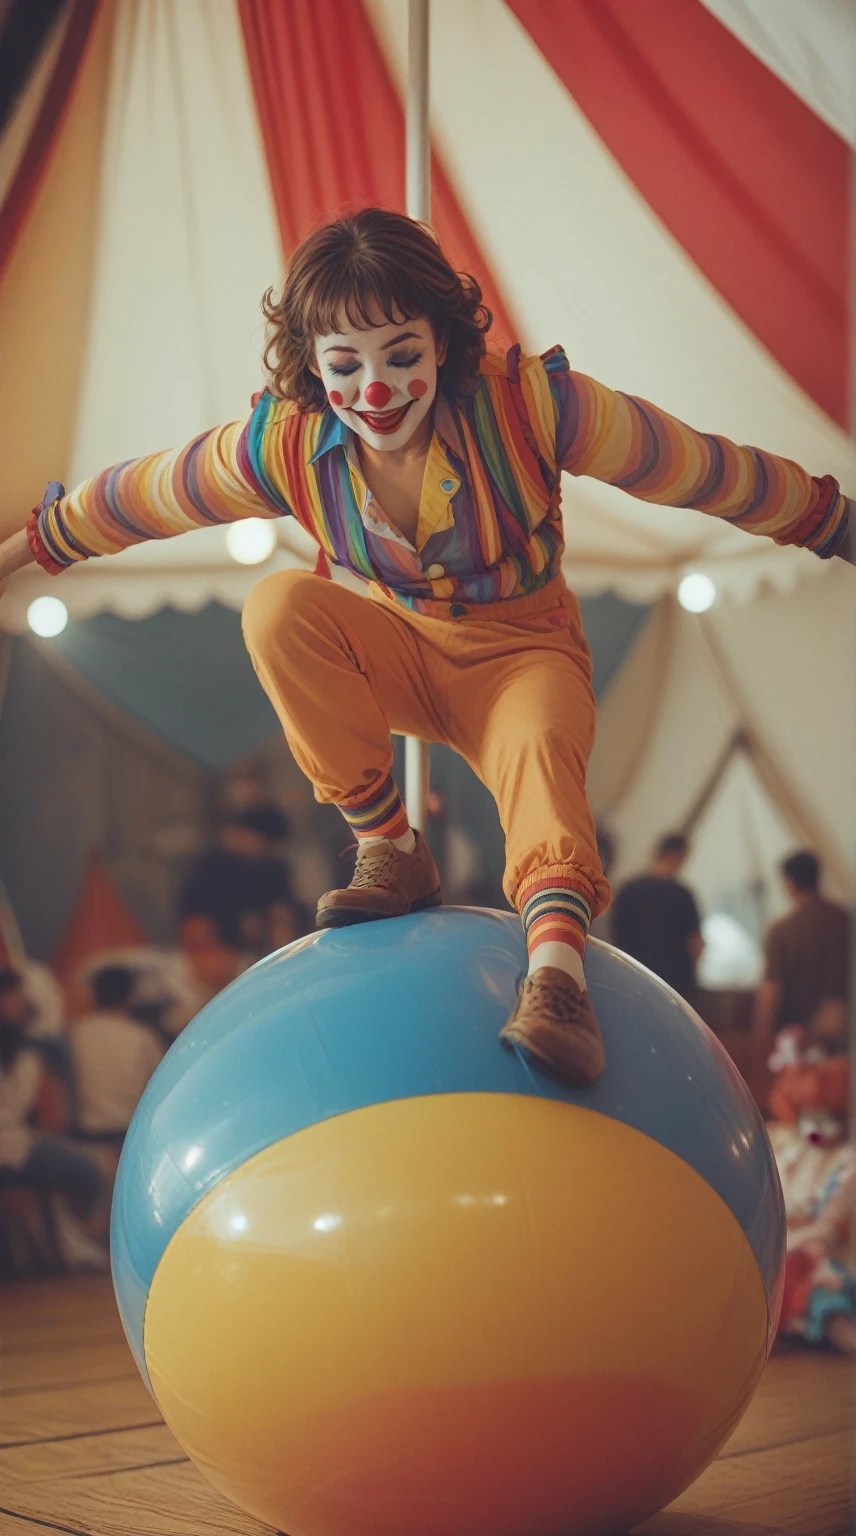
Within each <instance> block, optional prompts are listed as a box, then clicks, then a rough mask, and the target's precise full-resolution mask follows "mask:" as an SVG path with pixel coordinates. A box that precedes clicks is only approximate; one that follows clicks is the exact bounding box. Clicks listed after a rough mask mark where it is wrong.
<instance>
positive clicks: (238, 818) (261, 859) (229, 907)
mask: <svg viewBox="0 0 856 1536" xmlns="http://www.w3.org/2000/svg"><path fill="white" fill-rule="evenodd" d="M287 833H288V819H287V817H286V816H285V815H284V813H283V812H282V811H281V810H280V809H279V807H278V806H276V805H255V806H251V807H250V808H249V809H247V810H243V811H233V812H232V813H231V814H230V816H229V817H228V820H227V821H226V822H225V824H224V826H223V829H222V831H221V833H220V837H219V840H218V842H217V843H216V844H215V845H214V847H212V848H207V849H205V850H204V851H203V852H202V853H201V854H200V855H199V857H198V858H197V860H196V862H195V863H194V864H193V865H192V867H191V869H190V871H189V873H188V875H187V878H186V880H185V882H184V885H183V887H182V890H181V893H180V895H179V900H178V911H179V917H180V918H181V920H182V928H184V925H185V923H186V922H187V920H188V919H193V918H208V919H209V920H210V922H211V923H213V924H214V926H215V929H216V933H217V936H218V937H219V939H220V941H221V942H222V943H223V944H224V945H225V946H226V947H227V948H229V949H231V950H233V951H235V953H236V954H240V953H241V952H244V953H247V954H249V955H251V956H258V955H266V954H269V953H270V951H271V950H272V949H278V948H279V947H280V946H281V945H283V944H288V943H290V941H291V940H292V939H294V938H296V937H297V930H298V916H297V912H296V907H295V902H294V899H293V897H292V891H291V881H290V878H289V873H288V868H287V865H286V864H285V861H284V860H283V859H282V858H281V856H280V855H279V853H278V848H279V847H280V845H281V844H282V843H283V841H284V840H285V837H286V836H287Z"/></svg>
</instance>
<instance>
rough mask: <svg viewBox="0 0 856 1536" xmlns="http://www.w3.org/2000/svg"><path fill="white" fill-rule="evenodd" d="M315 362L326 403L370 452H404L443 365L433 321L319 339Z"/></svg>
mask: <svg viewBox="0 0 856 1536" xmlns="http://www.w3.org/2000/svg"><path fill="white" fill-rule="evenodd" d="M315 362H316V368H317V371H318V374H319V376H320V378H321V382H322V384H323V385H324V388H325V390H326V391H327V399H328V400H329V402H330V405H331V407H332V409H333V410H334V411H335V413H336V415H337V416H338V417H339V418H340V420H341V421H344V422H345V424H346V425H347V426H349V427H350V428H351V429H352V430H353V431H354V432H356V433H357V434H358V436H360V437H361V438H362V439H363V441H364V442H365V443H368V445H369V447H370V448H376V449H379V450H380V451H381V452H384V451H385V452H389V451H390V450H391V449H393V448H403V447H404V445H405V443H407V442H409V440H410V438H411V437H412V436H413V434H414V432H415V431H416V428H417V427H418V426H419V424H420V422H422V421H424V420H425V417H426V416H427V415H428V412H429V411H430V409H431V407H432V405H433V403H434V397H435V395H436V393H437V369H438V366H439V364H440V363H441V362H442V353H441V354H440V356H439V357H438V353H437V344H436V342H435V340H434V332H433V330H432V329H431V324H430V321H428V320H426V319H424V318H423V319H419V320H403V321H402V322H401V323H400V324H394V323H389V322H386V321H384V322H383V324H381V325H373V326H371V327H369V329H368V330H362V331H337V332H334V333H333V334H332V335H330V336H318V337H316V341H315Z"/></svg>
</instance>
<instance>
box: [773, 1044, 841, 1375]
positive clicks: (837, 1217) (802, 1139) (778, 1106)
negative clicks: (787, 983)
mask: <svg viewBox="0 0 856 1536" xmlns="http://www.w3.org/2000/svg"><path fill="white" fill-rule="evenodd" d="M822 1037H823V1031H822V1030H821V1035H820V1037H818V1036H817V1035H815V1034H814V1033H812V1032H809V1031H805V1030H802V1029H800V1028H799V1027H796V1028H789V1029H785V1030H783V1031H782V1032H781V1033H780V1034H779V1036H778V1038H777V1041H776V1050H775V1053H774V1055H773V1056H772V1058H771V1060H770V1067H771V1070H772V1071H773V1072H775V1073H776V1074H777V1075H776V1081H775V1084H774V1087H773V1090H772V1093H771V1095H770V1109H771V1113H772V1115H773V1123H772V1124H771V1125H770V1126H769V1127H768V1129H769V1132H770V1140H771V1142H772V1144H773V1151H774V1153H775V1157H776V1163H777V1166H778V1169H779V1177H780V1179H781V1181H782V1190H783V1192H784V1197H785V1213H786V1216H787V1226H788V1241H787V1258H786V1262H785V1286H784V1295H783V1301H782V1315H781V1322H780V1324H779V1330H780V1332H781V1333H783V1334H792V1335H795V1336H797V1337H798V1338H801V1339H804V1340H805V1341H806V1342H807V1343H810V1344H824V1343H826V1344H831V1345H832V1346H833V1347H834V1348H836V1349H840V1350H844V1351H846V1352H847V1353H849V1354H853V1353H856V1271H854V1268H853V1263H852V1228H853V1193H854V1190H856V1150H854V1148H853V1147H852V1146H850V1145H849V1144H848V1141H847V1135H846V1124H847V1112H848V1104H849V1088H850V1064H849V1062H848V1059H847V1057H846V1055H837V1056H832V1057H827V1056H826V1055H825V1051H824V1046H823V1045H822V1044H821V1043H819V1039H822Z"/></svg>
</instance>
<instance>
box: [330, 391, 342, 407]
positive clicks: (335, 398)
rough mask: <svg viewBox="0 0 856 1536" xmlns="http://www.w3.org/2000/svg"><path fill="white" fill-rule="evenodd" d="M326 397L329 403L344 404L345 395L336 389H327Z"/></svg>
mask: <svg viewBox="0 0 856 1536" xmlns="http://www.w3.org/2000/svg"><path fill="white" fill-rule="evenodd" d="M327 399H328V400H329V401H330V404H331V405H344V403H345V397H344V395H342V394H340V392H339V390H338V389H330V390H328V391H327Z"/></svg>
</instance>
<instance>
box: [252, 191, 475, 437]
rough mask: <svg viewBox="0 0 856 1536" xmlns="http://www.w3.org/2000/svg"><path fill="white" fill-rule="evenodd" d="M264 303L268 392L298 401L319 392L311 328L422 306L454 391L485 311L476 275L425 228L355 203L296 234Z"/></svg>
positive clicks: (468, 373) (399, 314)
mask: <svg viewBox="0 0 856 1536" xmlns="http://www.w3.org/2000/svg"><path fill="white" fill-rule="evenodd" d="M262 310H263V313H264V315H265V318H266V319H267V321H268V326H269V329H268V343H267V347H266V350H265V362H266V364H267V367H268V369H269V372H270V376H271V389H272V392H273V393H274V394H275V395H277V396H279V398H280V399H285V400H294V401H296V402H297V404H298V405H299V406H300V407H301V409H303V410H318V409H320V408H321V407H322V406H323V405H324V404H325V402H326V394H325V392H324V387H323V385H322V383H321V380H320V379H319V378H318V376H317V374H316V373H315V371H314V365H315V343H316V338H317V337H319V336H330V335H334V334H337V333H341V332H342V331H344V330H357V331H364V330H371V329H372V328H373V327H374V326H376V325H382V324H384V323H387V324H397V323H399V322H402V321H405V320H416V319H419V318H420V317H422V316H424V317H425V318H426V319H427V320H428V321H430V323H431V325H432V326H433V328H434V332H435V334H436V336H437V338H438V340H439V339H440V338H442V339H443V340H444V342H445V344H446V355H445V359H444V362H443V364H442V365H441V369H440V382H441V385H442V386H443V388H445V389H447V390H450V391H451V392H453V393H456V392H460V391H463V390H464V389H466V388H467V387H468V385H469V384H470V383H471V382H472V381H473V380H474V379H475V378H476V377H477V376H478V372H479V367H480V364H481V360H482V358H483V357H484V354H485V352H486V350H487V349H486V344H485V334H486V332H487V331H488V330H489V328H490V325H491V323H492V319H493V317H492V315H491V313H490V310H489V309H487V308H486V306H485V305H484V304H483V303H482V295H481V288H480V287H479V285H478V283H477V282H476V280H475V278H474V277H471V276H469V275H468V274H467V273H458V272H456V271H455V270H454V268H453V267H452V266H451V265H450V263H449V262H448V261H447V259H446V257H445V255H444V254H443V251H442V250H441V248H440V246H439V245H438V243H437V241H436V239H435V238H434V236H433V233H432V232H431V231H429V230H427V229H426V228H425V226H423V225H422V224H419V223H418V222H417V221H416V220H415V219H408V218H406V217H405V216H404V214H400V213H391V212H389V211H388V210H387V209H383V208H363V209H362V210H361V211H360V212H359V213H355V214H351V215H348V216H347V217H345V218H342V219H337V220H335V222H334V223H332V224H325V225H324V226H323V227H322V228H321V229H319V230H316V231H315V233H314V234H313V235H310V236H309V238H308V239H307V240H304V241H303V243H302V245H300V246H298V248H297V250H296V251H295V252H294V255H293V257H292V259H291V261H290V263H289V266H288V273H287V276H286V281H285V287H284V288H283V291H282V294H281V296H280V297H279V298H276V297H275V295H274V293H273V290H272V289H269V290H268V292H267V293H266V294H265V296H264V298H263V300H262Z"/></svg>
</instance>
